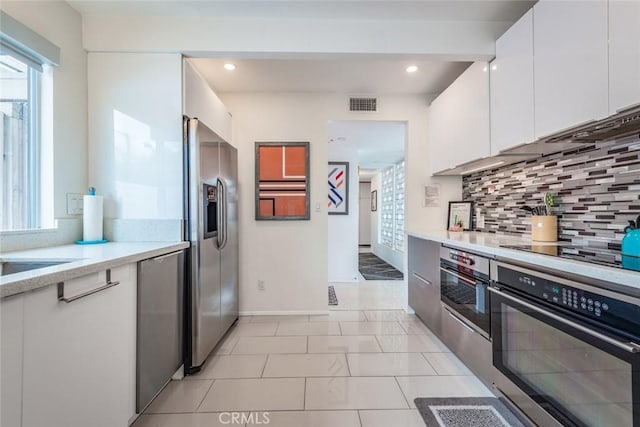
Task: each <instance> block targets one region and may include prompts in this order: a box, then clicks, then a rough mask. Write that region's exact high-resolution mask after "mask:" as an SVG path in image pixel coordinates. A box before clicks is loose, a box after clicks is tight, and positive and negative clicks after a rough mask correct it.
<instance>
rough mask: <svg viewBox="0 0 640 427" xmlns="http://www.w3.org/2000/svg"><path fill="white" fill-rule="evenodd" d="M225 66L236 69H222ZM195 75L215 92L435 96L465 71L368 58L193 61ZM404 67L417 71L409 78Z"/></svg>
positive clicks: (460, 65) (456, 65)
mask: <svg viewBox="0 0 640 427" xmlns="http://www.w3.org/2000/svg"><path fill="white" fill-rule="evenodd" d="M226 62H232V63H233V64H235V65H236V66H237V68H236V69H235V70H234V71H227V70H225V69H224V68H223V65H224V64H225V63H226ZM192 63H193V64H194V66H195V67H196V69H197V70H198V71H199V72H200V73H201V74H202V76H203V77H204V78H205V79H206V80H207V82H208V83H209V85H210V86H211V87H212V88H213V90H214V91H216V92H219V93H225V92H316V93H320V92H322V93H349V94H360V95H364V94H438V93H440V92H442V90H444V89H445V88H446V87H447V86H449V84H451V82H452V81H453V80H455V78H456V77H457V76H459V75H460V74H461V73H462V72H463V71H464V70H465V69H466V68H467V67H468V66H469V63H468V62H444V61H433V60H431V61H427V60H415V59H414V60H411V59H409V58H406V59H405V58H401V59H400V58H394V57H393V56H389V57H382V58H380V57H379V58H375V59H372V58H371V57H369V56H367V57H366V58H358V57H357V56H350V57H345V58H342V59H315V60H314V59H302V60H299V59H277V60H265V59H234V58H225V59H220V58H199V59H193V60H192ZM408 65H417V66H418V68H419V69H418V71H417V72H416V73H412V74H409V73H407V72H406V71H405V68H406V67H407V66H408Z"/></svg>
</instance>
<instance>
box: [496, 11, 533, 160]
mask: <svg viewBox="0 0 640 427" xmlns="http://www.w3.org/2000/svg"><path fill="white" fill-rule="evenodd" d="M533 118H534V115H533V11H532V10H529V11H528V12H527V13H526V14H525V15H524V16H523V17H522V18H520V20H519V21H518V22H516V23H515V24H513V26H512V27H511V28H510V29H509V30H508V31H507V32H506V33H504V35H503V36H502V37H500V38H499V39H498V40H497V41H496V59H494V60H493V62H492V63H491V155H492V156H493V155H496V154H498V153H499V152H500V151H502V150H504V149H506V148H510V147H513V146H515V145H520V144H526V143H530V142H533V141H534V140H535V136H534V124H533V123H534V120H533Z"/></svg>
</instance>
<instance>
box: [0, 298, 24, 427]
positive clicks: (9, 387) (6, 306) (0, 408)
mask: <svg viewBox="0 0 640 427" xmlns="http://www.w3.org/2000/svg"><path fill="white" fill-rule="evenodd" d="M23 304H24V297H23V295H15V296H11V297H8V298H4V299H2V300H1V301H0V381H2V383H1V384H0V426H2V427H4V426H7V427H14V426H19V425H20V424H21V422H22V421H21V419H22V411H21V409H22V335H23V324H22V319H23Z"/></svg>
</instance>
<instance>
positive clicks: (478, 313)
mask: <svg viewBox="0 0 640 427" xmlns="http://www.w3.org/2000/svg"><path fill="white" fill-rule="evenodd" d="M488 287H489V258H486V257H483V256H480V255H478V254H474V253H470V252H466V251H462V250H460V249H453V248H448V247H446V246H443V247H442V248H441V249H440V299H441V301H442V303H443V304H444V309H445V310H447V311H448V312H449V315H451V316H452V317H453V318H454V319H456V320H457V321H459V322H462V323H463V324H464V325H465V326H466V327H467V328H471V329H473V330H475V331H476V332H478V333H480V334H481V335H483V336H484V337H485V338H489V336H490V333H491V329H490V306H489V291H488Z"/></svg>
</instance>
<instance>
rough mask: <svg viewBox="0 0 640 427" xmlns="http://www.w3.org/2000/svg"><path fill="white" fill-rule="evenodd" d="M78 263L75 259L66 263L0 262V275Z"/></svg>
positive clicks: (65, 261)
mask: <svg viewBox="0 0 640 427" xmlns="http://www.w3.org/2000/svg"><path fill="white" fill-rule="evenodd" d="M73 261H76V260H74V259H70V260H64V261H60V260H58V261H2V262H0V275H1V276H7V275H9V274H15V273H22V272H23V271H30V270H36V269H38V268H45V267H52V266H54V265H60V264H66V263H68V262H73Z"/></svg>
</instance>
